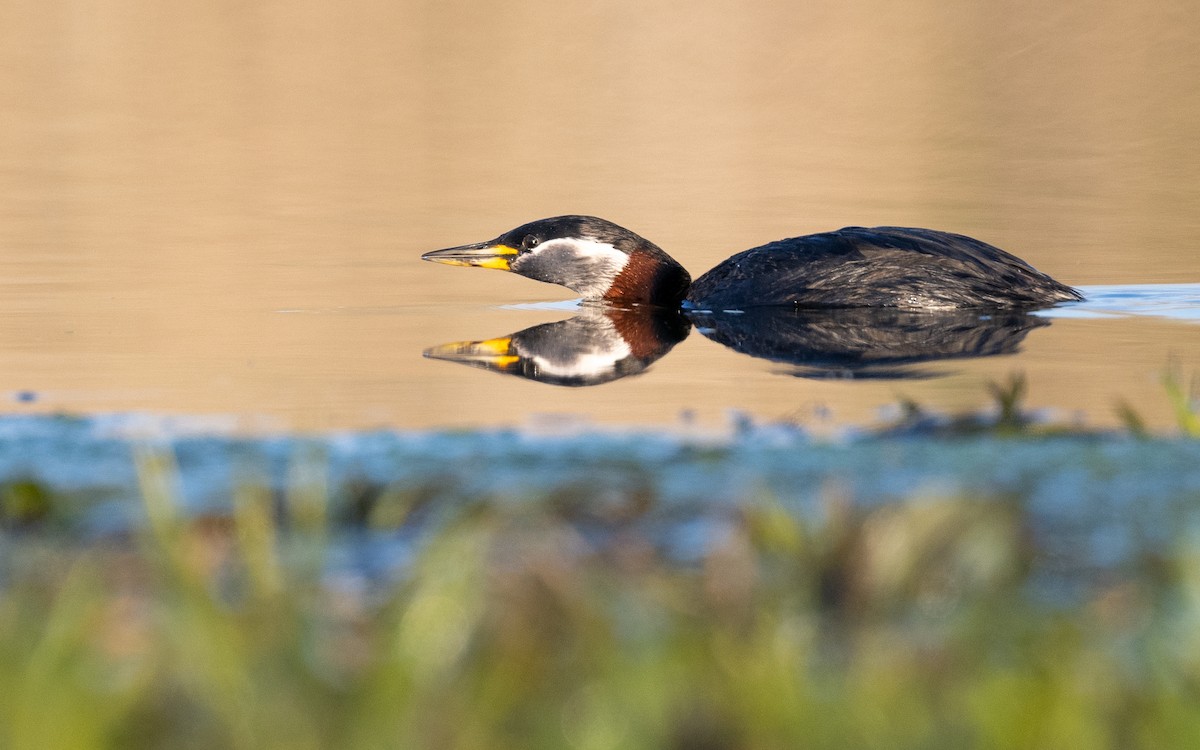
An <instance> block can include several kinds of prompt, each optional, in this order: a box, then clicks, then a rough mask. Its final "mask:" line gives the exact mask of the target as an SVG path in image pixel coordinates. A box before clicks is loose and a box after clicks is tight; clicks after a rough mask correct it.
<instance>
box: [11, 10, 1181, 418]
mask: <svg viewBox="0 0 1200 750" xmlns="http://www.w3.org/2000/svg"><path fill="white" fill-rule="evenodd" d="M1198 37H1200V10H1198V6H1197V5H1196V4H1195V3H1194V2H1158V3H1153V4H1150V5H1144V4H1129V3H1116V2H1113V3H1099V2H1085V3H1072V4H1070V5H1069V7H1066V6H1064V7H1062V8H1054V7H1051V8H1047V7H1046V6H1045V4H1043V3H1034V2H991V3H988V2H980V3H966V4H947V3H940V2H912V3H886V2H866V1H862V2H849V3H847V2H837V3H828V4H824V5H821V4H809V3H804V4H796V3H787V2H775V3H743V2H699V3H695V2H686V3H685V2H677V3H647V2H622V1H618V2H605V3H601V2H587V3H578V4H563V3H561V2H549V1H547V2H534V1H530V0H525V1H522V0H516V1H514V2H504V3H493V4H484V3H478V2H457V3H455V2H451V3H431V2H429V3H427V2H416V1H415V0H408V1H405V0H401V1H400V2H395V1H393V0H389V1H388V2H373V1H371V0H364V1H360V2H350V3H327V2H320V3H317V2H307V3H306V2H287V3H283V2H266V3H257V4H252V3H242V2H231V1H226V2H214V3H184V2H167V3H163V2H158V1H157V0H156V1H155V2H150V1H149V0H145V1H143V2H138V0H116V1H114V2H100V1H99V0H96V1H94V2H88V1H80V2H63V1H61V0H52V1H51V2H46V1H45V0H38V1H37V2H33V1H32V0H8V2H6V3H4V5H3V9H2V10H0V102H3V106H2V107H0V399H3V400H0V408H2V409H3V410H5V411H57V410H62V409H67V410H74V411H84V412H92V411H113V410H130V409H132V410H148V411H151V412H163V413H168V414H177V413H178V414H192V413H210V414H211V413H216V414H237V415H265V416H266V417H267V418H268V420H273V421H274V423H276V424H280V425H284V426H292V427H298V428H329V427H361V426H372V425H391V426H401V427H414V426H416V427H427V426H444V425H476V424H487V425H491V424H509V423H514V422H522V421H525V420H527V419H528V418H529V415H530V414H534V413H544V412H553V413H560V412H561V413H573V414H582V415H587V416H590V417H593V418H596V419H601V420H605V421H611V422H637V423H647V424H649V423H661V422H664V421H673V420H675V419H676V418H677V417H678V415H679V414H680V412H681V411H683V410H686V409H691V410H694V411H695V413H696V414H697V417H698V418H699V419H701V420H705V421H713V422H719V421H721V420H722V419H723V418H724V416H723V415H724V414H725V413H726V410H727V409H729V408H737V409H745V410H749V411H750V412H751V413H753V414H755V415H757V416H760V417H762V418H779V417H787V416H792V417H797V418H801V419H810V418H811V414H812V413H813V412H814V410H816V411H818V412H819V411H822V410H823V409H824V408H825V407H828V408H829V409H830V410H831V412H832V414H833V418H834V419H835V420H852V421H863V420H868V419H871V418H873V417H874V416H875V414H876V409H877V408H878V406H879V405H881V404H885V403H889V402H892V401H894V400H895V397H896V395H897V394H898V393H904V394H907V395H911V396H915V397H918V398H920V399H923V400H926V401H928V402H930V403H932V404H934V405H938V406H943V407H947V408H958V407H965V406H968V405H971V404H975V403H978V402H979V401H980V399H981V398H982V396H981V394H982V384H983V383H984V382H985V381H987V380H988V379H991V378H996V377H1003V376H1005V375H1007V373H1009V372H1012V371H1016V370H1023V371H1025V372H1027V373H1028V374H1029V376H1030V379H1031V382H1032V386H1033V388H1032V400H1033V402H1034V403H1035V404H1037V405H1043V406H1053V407H1057V408H1060V409H1063V410H1066V411H1068V412H1075V411H1079V410H1083V411H1085V412H1086V413H1087V415H1088V417H1089V419H1092V420H1093V421H1099V422H1106V421H1111V406H1112V404H1113V402H1114V400H1115V399H1116V398H1118V397H1125V398H1128V399H1130V400H1131V401H1134V402H1136V403H1138V404H1141V405H1143V406H1144V408H1145V410H1146V412H1147V414H1148V415H1149V416H1151V417H1152V418H1153V419H1154V420H1156V421H1158V422H1160V423H1163V422H1165V420H1166V419H1167V409H1166V406H1165V399H1164V398H1163V397H1162V395H1161V389H1160V388H1159V387H1158V385H1157V378H1158V375H1159V373H1160V372H1161V371H1162V369H1163V368H1164V367H1165V366H1166V364H1167V362H1168V359H1169V358H1170V357H1175V358H1176V359H1177V360H1180V361H1182V364H1183V366H1184V369H1185V370H1188V369H1191V370H1195V368H1196V367H1197V366H1200V328H1197V327H1196V326H1194V325H1190V326H1189V325H1184V324H1178V323H1176V324H1171V323H1164V322H1162V321H1158V320H1153V319H1126V320H1060V321H1057V322H1056V323H1055V324H1054V325H1053V326H1051V327H1050V328H1049V329H1043V330H1039V331H1035V332H1033V333H1032V334H1031V335H1030V337H1029V339H1028V340H1027V344H1026V347H1025V351H1024V353H1023V354H1021V355H1020V356H1018V357H1015V358H1004V359H996V360H980V361H977V362H973V363H970V364H967V365H956V366H954V367H950V368H941V370H943V371H944V370H953V371H954V373H955V374H954V375H952V376H949V377H943V378H937V379H932V380H926V381H921V382H908V383H903V384H895V383H866V384H862V383H836V382H834V383H830V382H813V381H807V380H797V379H794V378H789V377H782V376H779V375H777V374H775V372H774V370H775V369H777V368H774V367H773V366H771V365H768V364H765V363H758V362H754V361H752V360H749V359H747V358H745V357H741V356H739V355H736V354H734V353H732V352H728V351H725V350H723V349H721V348H720V347H718V346H716V345H715V344H712V343H711V342H708V341H706V340H704V339H702V337H700V336H698V335H696V334H693V335H692V337H691V338H689V339H688V340H687V341H685V342H684V343H683V344H682V345H681V346H679V347H678V348H677V349H676V350H675V351H674V352H672V354H671V355H669V356H668V357H667V358H665V359H663V360H662V361H660V362H659V363H657V364H656V365H655V366H654V367H653V368H652V369H651V371H650V372H649V373H647V374H645V375H643V376H641V377H637V378H630V379H627V380H625V381H622V382H619V383H614V384H611V385H608V386H603V387H598V388H592V389H587V390H568V389H555V388H551V387H547V386H541V385H537V384H532V383H523V382H519V381H517V380H516V379H513V378H507V379H503V378H500V377H499V376H495V375H490V374H488V373H482V372H477V371H473V370H470V369H468V368H464V367H456V366H454V365H450V364H446V363H439V362H431V361H427V360H424V359H422V358H421V356H420V352H421V350H422V349H423V348H424V347H427V346H431V345H434V344H439V343H443V342H445V341H449V340H454V339H464V338H484V337H489V336H495V335H500V334H505V333H509V332H511V331H515V330H517V329H519V328H522V327H524V326H526V325H532V324H534V323H538V322H542V321H544V320H547V319H552V318H554V317H561V315H558V316H556V314H554V313H547V312H544V311H541V312H538V311H532V312H531V311H521V310H507V309H496V307H495V306H497V305H503V304H505V303H510V302H527V301H534V300H552V299H562V298H565V297H567V296H569V293H568V292H565V290H564V291H560V290H558V289H556V288H553V287H549V286H545V285H539V284H536V283H535V282H531V281H528V280H525V279H520V278H517V277H512V276H507V275H504V274H499V273H494V272H483V271H475V270H473V269H472V270H466V269H452V268H448V267H444V266H434V265H432V264H424V263H420V262H419V261H417V256H418V255H419V254H420V253H421V252H422V251H424V250H428V249H434V248H437V247H443V246H447V245H452V244H458V243H462V242H469V241H475V240H481V239H486V238H489V237H492V236H494V235H496V234H498V233H499V232H500V231H503V230H505V229H508V228H510V227H512V226H514V225H516V224H519V223H522V222H524V221H527V220H530V219H533V218H538V217H541V216H547V215H553V214H558V213H567V212H572V213H593V214H598V215H602V216H605V217H607V218H610V219H613V220H615V221H617V222H619V223H622V224H624V225H626V226H629V227H630V228H632V229H634V230H635V231H639V232H641V233H643V234H645V235H646V236H648V237H650V238H651V239H653V240H654V241H656V242H657V243H658V244H660V245H662V246H663V247H664V248H666V249H668V250H669V251H670V252H671V253H672V254H673V255H675V257H677V258H678V259H679V260H681V261H682V262H684V263H685V264H686V265H687V266H688V267H689V268H690V269H691V270H692V271H693V272H700V271H703V270H705V269H707V268H708V267H710V266H711V265H713V264H715V263H716V262H718V261H719V260H721V259H723V258H724V257H726V256H728V255H730V254H732V253H733V252H735V251H737V250H741V249H744V248H746V247H750V246H752V245H756V244H760V243H762V242H765V241H769V240H772V239H777V238H779V237H784V236H791V235H795V234H800V233H804V232H809V231H818V230H823V229H829V228H834V227H837V226H842V225H845V224H868V225H871V224H908V225H920V226H932V227H937V228H943V229H948V230H953V231H959V232H964V233H968V234H973V235H976V236H979V237H981V238H982V239H985V240H987V241H990V242H993V243H995V244H998V245H1000V246H1002V247H1005V248H1006V249H1010V250H1012V251H1013V252H1016V253H1018V254H1019V255H1022V256H1023V257H1025V258H1026V259H1028V260H1029V261H1030V262H1032V263H1033V264H1034V265H1036V266H1038V267H1039V268H1041V269H1042V270H1045V271H1047V272H1049V273H1051V274H1053V275H1055V276H1057V277H1059V278H1061V279H1062V280H1064V281H1067V282H1070V283H1074V284H1083V285H1086V284H1100V283H1105V284H1111V283H1116V284H1132V283H1155V282H1195V281H1200V211H1198V209H1200V149H1198V148H1197V147H1196V143H1197V134H1198V133H1200V54H1198V53H1197V52H1196V44H1195V40H1196V39H1197V38H1198ZM22 390H30V391H33V392H35V393H36V394H37V398H36V400H35V401H34V402H33V403H32V404H22V403H19V402H17V400H16V399H15V398H14V397H13V395H14V394H15V393H17V392H18V391H22Z"/></svg>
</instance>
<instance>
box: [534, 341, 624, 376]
mask: <svg viewBox="0 0 1200 750" xmlns="http://www.w3.org/2000/svg"><path fill="white" fill-rule="evenodd" d="M632 353H633V352H632V350H630V348H629V345H628V344H625V343H622V344H620V345H618V346H614V347H613V348H611V349H607V348H606V349H601V348H596V349H593V350H591V351H586V352H579V353H577V354H576V355H575V356H574V357H571V358H570V359H554V358H549V357H538V356H535V357H532V358H531V359H532V360H533V362H534V364H536V365H537V368H538V370H539V371H540V372H541V373H543V374H545V375H554V376H557V377H562V378H587V377H590V376H598V375H603V374H605V373H609V372H612V371H613V369H614V368H615V367H616V366H617V363H618V362H620V361H621V360H623V359H625V358H626V357H628V356H629V355H631V354H632Z"/></svg>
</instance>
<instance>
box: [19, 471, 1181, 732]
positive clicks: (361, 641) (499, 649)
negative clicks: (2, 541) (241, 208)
mask: <svg viewBox="0 0 1200 750" xmlns="http://www.w3.org/2000/svg"><path fill="white" fill-rule="evenodd" d="M138 461H139V474H140V476H141V479H142V494H143V497H144V502H145V506H146V514H147V519H148V522H147V523H146V524H145V527H144V528H142V529H141V530H139V531H137V532H134V533H133V534H132V535H131V536H129V537H127V538H125V537H121V538H106V539H99V540H96V541H95V542H93V543H91V544H80V543H79V540H78V539H72V538H70V537H69V536H65V535H56V534H55V533H53V529H52V527H47V529H43V530H42V531H39V532H37V533H34V532H33V531H31V530H30V529H28V528H26V529H25V530H23V531H17V532H12V531H10V532H9V533H8V534H7V536H6V549H5V554H4V570H5V571H6V574H5V580H4V581H3V591H2V592H0V745H2V746H3V747H6V748H25V747H30V748H33V747H37V748H48V747H54V748H92V747H113V748H116V747H119V748H143V747H144V748H211V747H230V748H272V747H280V748H285V747H286V748H305V747H311V748H326V747H329V748H335V747H336V748H349V747H352V748H397V747H403V748H409V747H412V748H418V747H419V748H424V747H437V748H537V747H547V748H550V747H554V748H561V747H572V748H642V747H644V748H794V747H837V748H845V747H888V748H906V747H912V748H940V747H945V748H960V747H967V746H969V747H1047V748H1050V747H1055V748H1057V747H1068V746H1069V747H1186V746H1188V745H1189V743H1190V740H1191V739H1192V738H1194V737H1196V736H1200V711H1197V710H1196V709H1197V708H1198V707H1200V706H1198V705H1197V689H1198V688H1200V649H1197V648H1196V647H1197V645H1200V644H1197V643H1196V641H1197V639H1200V635H1198V634H1200V554H1198V553H1197V551H1196V549H1195V547H1194V546H1193V545H1192V544H1191V542H1192V541H1193V540H1189V539H1186V538H1182V539H1179V540H1177V542H1176V545H1175V546H1174V547H1172V548H1170V549H1164V550H1161V552H1160V553H1156V554H1153V555H1144V556H1142V557H1140V558H1139V559H1137V560H1135V561H1134V562H1133V563H1132V564H1130V565H1129V566H1127V567H1126V568H1125V569H1123V570H1122V571H1121V572H1120V573H1119V574H1114V573H1112V572H1111V571H1110V572H1108V573H1106V574H1105V575H1104V576H1103V577H1100V578H1099V579H1097V580H1093V581H1089V582H1087V585H1086V586H1085V587H1084V589H1083V592H1082V594H1081V595H1079V596H1077V597H1074V598H1073V599H1072V600H1071V601H1069V602H1054V601H1050V602H1047V601H1046V600H1045V597H1044V596H1039V595H1038V594H1037V591H1036V588H1037V587H1036V585H1035V584H1034V582H1033V579H1032V576H1033V571H1034V570H1035V568H1036V567H1037V565H1038V559H1037V558H1038V555H1039V549H1038V548H1037V546H1036V544H1035V543H1034V540H1033V538H1032V536H1031V534H1030V533H1029V524H1028V519H1027V518H1026V517H1025V512H1024V508H1023V504H1024V498H1021V497H1006V498H972V497H958V498H938V499H930V498H922V497H913V498H911V499H910V500H908V501H906V502H900V503H895V504H890V505H887V506H884V507H877V508H874V509H862V508H859V507H857V506H856V505H855V504H854V503H852V502H848V501H847V500H846V499H845V498H842V497H839V496H838V495H837V494H836V493H830V494H829V496H828V497H827V498H826V501H825V503H824V508H823V511H822V513H821V514H820V518H819V519H817V520H809V521H803V520H801V519H798V518H797V517H796V516H795V515H794V514H793V513H791V512H789V511H788V510H786V509H785V508H783V507H782V506H781V505H779V504H777V503H776V502H774V501H773V499H772V498H771V497H769V496H760V497H754V498H746V502H745V503H743V504H742V505H740V506H738V507H736V508H730V509H728V510H727V512H726V513H725V514H724V516H723V517H722V518H721V519H720V524H721V529H720V533H718V534H714V535H712V541H711V542H710V543H709V544H708V545H707V546H706V547H705V548H704V549H703V550H702V553H701V554H700V555H699V556H698V558H697V559H695V560H690V561H679V560H672V559H668V558H667V557H665V556H664V554H663V553H662V552H661V551H660V550H658V549H657V548H656V547H655V546H654V545H653V544H652V543H651V542H650V541H648V540H647V539H645V538H643V537H642V536H641V535H640V534H639V532H638V531H637V527H636V526H634V525H632V524H626V523H625V519H624V516H623V514H631V515H636V514H638V513H639V512H640V511H639V508H640V507H642V506H645V505H646V504H653V502H654V499H653V498H645V497H629V498H625V499H624V500H623V502H624V503H626V505H623V506H620V504H618V506H619V507H618V506H614V507H612V508H609V509H607V510H606V515H605V517H606V518H607V523H608V525H609V527H610V528H609V530H610V531H611V532H612V533H611V535H610V536H609V537H608V541H606V543H604V544H602V545H599V544H595V543H593V542H591V541H589V540H588V539H587V538H586V535H585V534H583V533H581V531H580V524H579V520H580V519H579V518H578V517H577V516H578V514H580V513H585V512H586V510H584V509H578V508H573V507H572V506H571V505H570V504H569V503H564V502H563V501H562V498H558V499H554V500H547V501H545V502H537V501H530V502H521V503H511V502H493V501H489V502H484V501H478V502H467V503H465V504H462V505H460V506H458V507H457V508H456V509H455V510H453V511H447V512H446V513H445V514H444V516H443V517H442V518H440V519H439V522H438V524H437V530H436V531H433V532H431V533H430V534H429V535H428V536H427V537H426V538H425V540H424V541H423V542H422V543H421V544H420V549H419V551H418V552H417V553H416V555H415V558H414V560H413V561H412V564H411V565H409V566H406V567H405V568H404V573H403V575H402V577H401V578H400V579H398V580H395V581H393V582H390V583H388V584H387V585H380V586H367V587H364V586H362V585H358V584H356V583H355V582H354V581H352V580H347V579H345V577H344V576H343V577H339V576H337V575H336V574H331V572H330V566H329V565H328V562H329V560H328V559H327V555H328V554H330V552H331V549H332V546H331V542H330V533H331V530H330V527H329V522H328V518H329V517H330V512H329V509H328V508H327V507H326V500H325V498H326V497H327V494H328V493H327V489H326V488H325V487H324V486H323V483H322V480H321V477H320V471H319V466H313V465H307V468H304V469H303V470H301V471H298V472H297V474H296V481H295V483H294V484H293V486H292V488H291V489H290V491H289V493H288V494H287V496H286V497H284V498H276V497H273V496H272V495H271V493H269V492H267V491H265V490H263V489H261V488H257V487H255V486H253V485H246V486H244V487H243V488H242V489H241V490H240V491H239V493H238V496H237V497H235V498H233V506H232V507H233V512H232V513H231V514H229V515H227V516H206V517H188V516H184V515H182V514H180V512H179V510H178V504H177V502H176V497H177V491H176V489H175V488H174V487H173V482H174V481H175V470H174V468H173V466H172V464H171V460H170V456H169V455H168V454H163V453H143V454H141V455H140V456H139V459H138ZM22 492H24V493H25V494H26V495H28V494H29V493H30V492H32V490H30V489H29V488H24V489H23V490H22ZM35 505H36V504H35ZM403 516H404V514H403V512H400V513H394V514H393V518H392V520H391V522H392V523H395V524H397V525H402V524H403V523H404V522H405V519H404V517H403ZM588 521H589V522H590V523H594V522H595V521H596V516H595V514H592V515H591V516H589V518H588Z"/></svg>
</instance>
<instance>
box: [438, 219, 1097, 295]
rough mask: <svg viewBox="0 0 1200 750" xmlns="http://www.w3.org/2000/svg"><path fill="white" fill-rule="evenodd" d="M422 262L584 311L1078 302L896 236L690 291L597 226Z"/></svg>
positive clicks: (663, 265)
mask: <svg viewBox="0 0 1200 750" xmlns="http://www.w3.org/2000/svg"><path fill="white" fill-rule="evenodd" d="M421 257H422V258H423V259H424V260H430V261H434V262H436V263H449V264H451V265H459V266H480V267H482V268H496V269H500V270H504V271H512V272H513V273H517V274H520V275H521V276H527V277H529V278H531V279H537V280H538V281H546V282H549V283H552V284H561V285H562V286H565V287H568V288H569V289H572V290H573V291H575V292H576V293H578V294H580V295H582V297H583V299H584V300H585V301H606V302H612V303H616V304H649V305H656V306H661V307H679V306H683V307H684V308H685V309H691V310H742V309H747V308H754V307H767V306H781V305H783V306H790V307H794V308H837V307H887V308H903V309H910V310H938V309H955V308H1008V309H1012V308H1023V309H1031V308H1038V307H1049V306H1051V305H1054V304H1057V303H1059V302H1071V301H1076V300H1081V299H1083V296H1082V295H1081V294H1080V293H1079V292H1077V291H1076V290H1074V289H1072V288H1071V287H1069V286H1066V285H1064V284H1060V283H1059V282H1057V281H1055V280H1054V279H1052V278H1050V277H1049V276H1047V275H1045V274H1043V273H1040V272H1038V271H1036V270H1034V269H1033V267H1032V266H1030V265H1029V264H1028V263H1026V262H1025V261H1023V260H1021V259H1020V258H1017V257H1016V256H1014V255H1010V254H1009V253H1006V252H1004V251H1003V250H1001V249H999V248H996V247H992V246H991V245H988V244H987V243H984V242H980V241H979V240H976V239H972V238H970V237H965V236H963V235H960V234H951V233H949V232H939V231H936V230H933V229H906V228H903V227H875V228H871V229H867V228H864V227H846V228H845V229H839V230H837V231H835V232H824V233H822V234H810V235H806V236H803V237H793V238H791V239H786V240H778V241H776V242H771V243H768V244H766V245H762V246H760V247H756V248H752V249H750V250H746V251H745V252H741V253H738V254H737V255H734V256H733V257H731V258H729V259H728V260H725V261H724V262H722V263H720V264H718V265H717V266H716V267H715V268H713V269H712V270H711V271H709V272H708V273H706V274H704V275H703V276H701V277H700V278H698V279H696V281H695V282H694V283H693V282H692V280H691V277H690V276H689V275H688V272H687V271H686V270H684V268H683V266H681V265H680V264H679V263H677V262H676V261H675V260H674V259H673V258H672V257H671V256H669V255H667V254H666V253H665V252H663V251H662V249H660V248H659V247H658V246H657V245H655V244H654V243H652V242H650V241H649V240H647V239H645V238H643V237H640V236H639V235H637V234H634V233H633V232H631V231H629V230H628V229H625V228H624V227H620V226H617V225H616V224H613V223H612V222H610V221H606V220H604V219H599V218H596V217H594V216H556V217H554V218H550V219H539V220H538V221H533V222H530V223H528V224H524V225H522V226H519V227H517V228H516V229H513V230H511V231H509V232H505V233H504V234H502V235H500V236H499V237H497V238H496V239H494V240H489V241H488V242H479V243H476V244H473V245H462V246H459V247H452V248H447V249H445V250H435V251H433V252H429V253H425V254H424V255H422V256H421Z"/></svg>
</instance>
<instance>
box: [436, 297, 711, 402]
mask: <svg viewBox="0 0 1200 750" xmlns="http://www.w3.org/2000/svg"><path fill="white" fill-rule="evenodd" d="M690 330H691V326H690V325H689V324H688V322H687V319H685V318H684V317H683V315H681V314H679V313H678V312H674V311H669V310H655V309H641V310H621V309H617V308H602V307H589V308H583V309H582V310H581V311H580V313H579V315H576V316H575V317H573V318H569V319H567V320H560V321H558V322H557V323H543V324H542V325H536V326H533V327H532V328H526V329H525V330H523V331H518V332H517V333H514V334H512V335H510V336H504V337H501V338H495V339H488V340H486V341H462V342H458V343H452V344H443V345H441V346H435V347H432V348H430V349H427V350H425V356H426V357H430V358H432V359H444V360H448V361H450V362H461V363H462V364H466V365H472V366H474V367H482V368H484V369H487V370H493V371H495V372H503V373H507V374H509V375H519V376H521V377H523V378H529V379H530V380H536V381H538V382H541V383H550V384H552V385H570V386H580V385H599V384H600V383H607V382H609V381H610V380H618V379H620V378H623V377H625V376H627V375H636V374H637V373H639V372H641V371H642V370H645V369H646V368H647V367H649V366H650V363H651V362H654V361H655V360H656V359H658V358H659V357H661V356H662V355H664V354H666V353H667V352H669V351H670V350H671V347H673V346H675V344H677V343H679V342H680V341H682V340H683V339H684V338H686V337H687V335H688V331H690Z"/></svg>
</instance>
